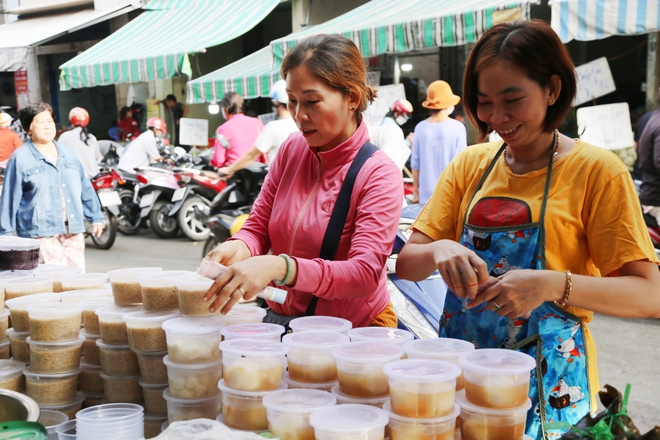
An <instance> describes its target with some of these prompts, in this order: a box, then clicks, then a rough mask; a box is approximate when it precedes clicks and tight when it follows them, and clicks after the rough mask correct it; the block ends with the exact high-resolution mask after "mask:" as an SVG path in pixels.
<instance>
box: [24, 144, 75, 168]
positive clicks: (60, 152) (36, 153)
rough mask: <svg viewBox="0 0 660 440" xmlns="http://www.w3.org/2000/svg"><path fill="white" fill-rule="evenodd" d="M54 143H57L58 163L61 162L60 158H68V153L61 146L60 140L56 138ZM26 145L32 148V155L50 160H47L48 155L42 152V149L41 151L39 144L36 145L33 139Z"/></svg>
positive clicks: (38, 158)
mask: <svg viewBox="0 0 660 440" xmlns="http://www.w3.org/2000/svg"><path fill="white" fill-rule="evenodd" d="M53 143H54V144H55V147H56V148H57V160H58V163H59V161H60V159H66V153H65V152H64V149H63V148H60V145H61V144H60V143H59V142H57V141H55V140H54V141H53ZM26 145H27V146H28V148H29V149H30V151H31V152H32V155H33V156H34V158H35V159H36V160H43V161H44V162H48V161H47V160H46V156H44V155H43V154H41V151H39V149H38V148H37V146H36V145H34V142H32V140H29V141H28V142H27V143H26ZM48 163H50V162H48Z"/></svg>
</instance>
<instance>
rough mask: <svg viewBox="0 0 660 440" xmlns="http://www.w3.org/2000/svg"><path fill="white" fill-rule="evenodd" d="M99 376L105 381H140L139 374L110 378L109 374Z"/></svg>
mask: <svg viewBox="0 0 660 440" xmlns="http://www.w3.org/2000/svg"><path fill="white" fill-rule="evenodd" d="M99 376H101V379H105V380H135V379H138V380H140V375H139V374H130V375H128V376H110V375H108V374H104V373H99Z"/></svg>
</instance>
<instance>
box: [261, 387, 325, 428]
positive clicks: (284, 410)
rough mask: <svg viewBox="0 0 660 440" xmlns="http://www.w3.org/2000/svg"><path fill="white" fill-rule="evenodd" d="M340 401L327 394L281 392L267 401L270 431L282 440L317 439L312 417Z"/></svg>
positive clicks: (307, 391)
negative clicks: (310, 418)
mask: <svg viewBox="0 0 660 440" xmlns="http://www.w3.org/2000/svg"><path fill="white" fill-rule="evenodd" d="M336 404H337V399H336V398H335V397H334V396H333V395H332V394H330V393H328V392H326V391H318V390H301V389H297V390H296V389H294V390H288V389H287V390H280V391H272V392H270V393H268V394H266V395H265V396H264V398H263V405H264V406H265V407H266V414H267V417H268V431H270V432H271V433H272V434H275V435H276V436H277V437H279V438H287V439H301V440H302V439H313V438H314V428H312V425H310V424H309V416H310V415H311V414H312V412H314V410H316V409H318V408H323V407H326V406H333V405H336Z"/></svg>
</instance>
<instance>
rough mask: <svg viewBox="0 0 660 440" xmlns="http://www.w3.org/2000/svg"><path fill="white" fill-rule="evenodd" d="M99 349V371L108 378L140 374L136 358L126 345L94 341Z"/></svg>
mask: <svg viewBox="0 0 660 440" xmlns="http://www.w3.org/2000/svg"><path fill="white" fill-rule="evenodd" d="M96 345H97V346H98V347H99V358H100V359H101V369H102V371H103V373H104V374H107V375H108V376H132V375H134V374H140V366H139V365H138V360H137V356H136V355H135V353H134V352H133V351H132V350H131V349H130V348H129V347H128V345H111V344H106V343H104V342H103V341H101V340H100V339H98V340H97V341H96Z"/></svg>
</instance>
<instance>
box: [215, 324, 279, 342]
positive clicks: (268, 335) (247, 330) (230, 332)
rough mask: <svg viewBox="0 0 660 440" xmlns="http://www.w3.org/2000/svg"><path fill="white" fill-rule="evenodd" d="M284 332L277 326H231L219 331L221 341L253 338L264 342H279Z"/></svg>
mask: <svg viewBox="0 0 660 440" xmlns="http://www.w3.org/2000/svg"><path fill="white" fill-rule="evenodd" d="M285 332H286V330H285V328H284V326H281V325H279V324H267V323H263V322H260V323H258V324H232V325H227V326H225V327H223V328H222V329H221V330H220V334H221V335H222V339H223V340H224V339H241V338H255V339H261V340H264V341H274V342H280V340H281V338H282V334H283V333H285Z"/></svg>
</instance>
